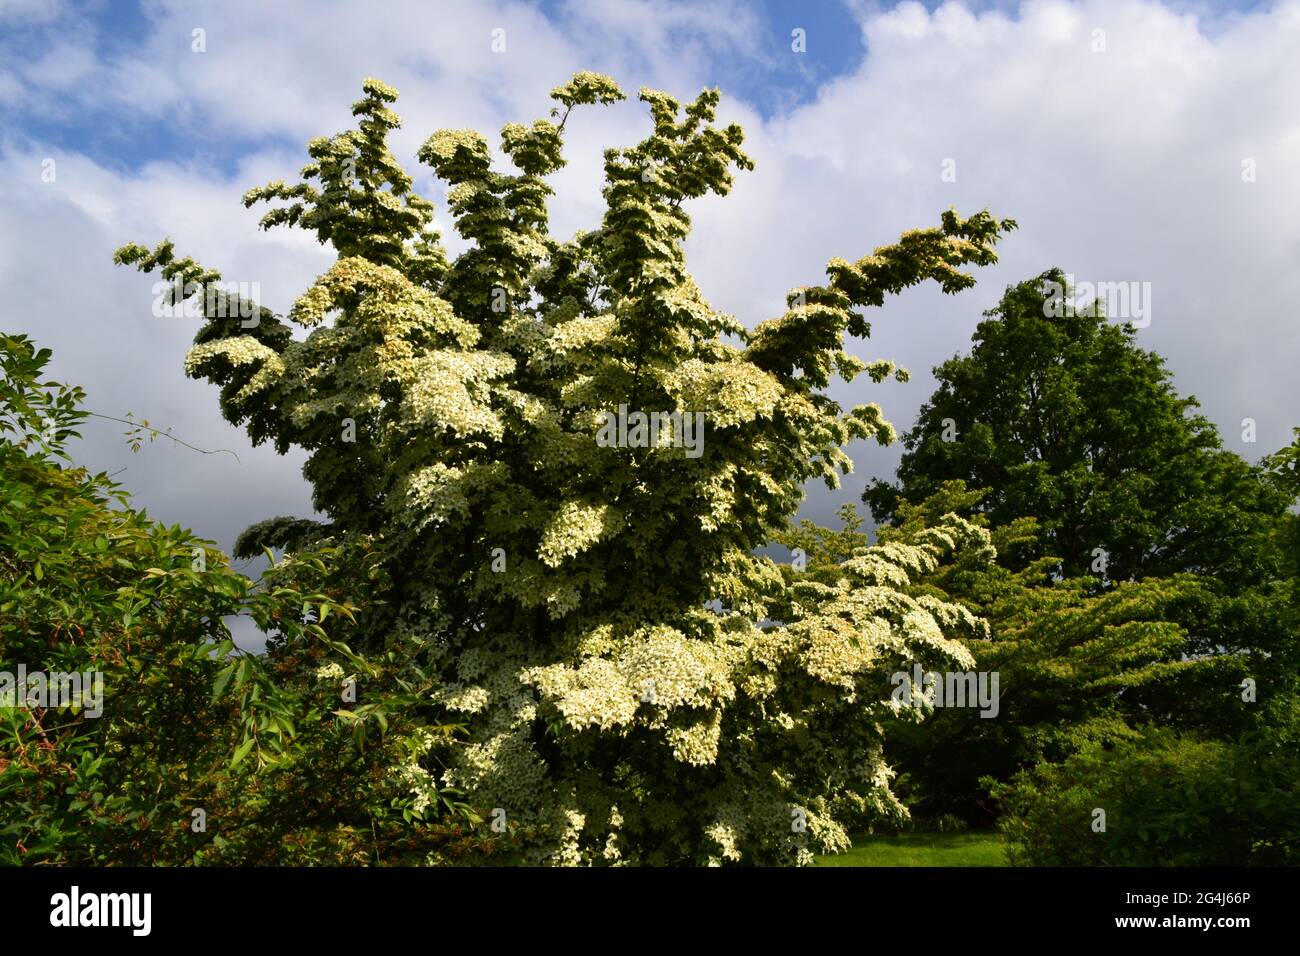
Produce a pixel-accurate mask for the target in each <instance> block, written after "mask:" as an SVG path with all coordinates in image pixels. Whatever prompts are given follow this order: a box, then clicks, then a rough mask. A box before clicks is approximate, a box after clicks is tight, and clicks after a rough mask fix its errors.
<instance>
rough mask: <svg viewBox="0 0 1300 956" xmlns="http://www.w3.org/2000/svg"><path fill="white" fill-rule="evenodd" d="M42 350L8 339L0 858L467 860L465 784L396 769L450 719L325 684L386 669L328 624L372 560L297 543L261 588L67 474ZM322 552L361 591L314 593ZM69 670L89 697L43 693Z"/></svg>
mask: <svg viewBox="0 0 1300 956" xmlns="http://www.w3.org/2000/svg"><path fill="white" fill-rule="evenodd" d="M49 357H50V353H49V352H48V351H46V350H40V351H38V350H37V349H36V348H35V347H34V346H33V345H32V343H31V342H30V340H28V339H26V338H25V337H22V336H10V335H4V336H0V674H3V675H4V678H5V681H4V682H5V688H4V689H5V691H7V692H8V693H9V694H10V695H11V696H10V698H9V699H7V700H4V701H0V863H6V864H16V863H20V864H29V865H30V864H52V863H53V864H82V865H86V864H94V865H104V864H112V865H121V864H132V865H156V864H186V863H223V862H224V863H229V862H240V863H282V864H290V863H298V864H302V863H334V864H339V863H358V862H373V861H376V859H377V858H380V857H381V856H382V858H383V859H385V860H389V861H399V860H402V859H415V860H420V859H424V858H425V856H427V855H428V854H429V853H438V854H452V853H455V852H458V851H460V850H461V849H463V847H462V844H464V843H466V840H465V839H464V838H462V837H461V836H460V835H458V833H457V832H456V826H457V818H458V817H459V820H460V823H461V824H464V825H468V824H469V823H470V822H471V820H470V819H469V818H468V817H466V815H465V808H463V807H462V805H461V804H460V801H458V800H457V799H456V798H455V794H454V793H449V792H446V791H445V790H444V791H438V790H430V789H429V788H428V787H427V785H426V784H425V783H424V781H423V778H422V777H421V778H419V779H417V781H416V783H417V784H419V787H418V788H417V789H415V790H414V791H413V790H412V783H411V780H410V777H409V774H408V775H405V776H403V775H402V773H401V772H400V768H401V767H402V766H403V765H404V764H406V763H410V762H413V761H414V760H415V759H417V758H423V759H429V757H428V752H429V751H434V752H435V753H436V752H440V751H443V750H446V749H449V747H450V741H451V734H452V732H453V730H454V727H453V726H452V725H449V724H441V723H439V722H437V721H436V720H430V719H423V718H425V717H427V716H428V714H429V711H431V710H432V708H426V711H425V713H423V714H422V713H421V712H420V711H419V710H418V709H414V708H412V707H410V706H409V704H407V703H406V702H405V701H404V699H403V697H404V692H403V691H402V689H401V688H397V687H395V688H394V690H393V692H392V693H390V694H387V695H385V696H384V697H383V698H382V699H377V700H374V701H373V702H371V704H370V706H369V707H364V708H363V707H357V708H348V707H347V706H346V705H345V704H344V703H342V702H341V700H340V693H339V688H338V686H337V685H338V681H337V680H332V679H331V678H330V676H329V675H330V673H331V670H332V671H334V672H337V673H336V676H337V677H338V678H342V677H343V676H344V673H345V668H346V669H347V670H348V671H351V672H353V673H356V674H358V675H366V676H369V677H371V679H374V678H375V677H377V676H379V675H383V674H386V673H388V671H389V670H391V663H390V662H388V661H386V660H384V659H383V658H382V657H380V656H372V658H371V659H363V658H361V657H360V656H358V655H356V654H355V653H353V652H352V651H351V649H350V648H349V647H348V645H347V644H346V643H344V642H343V641H342V640H340V636H346V635H347V633H348V632H347V628H338V627H334V628H333V630H334V631H335V634H334V635H333V636H331V635H327V634H326V633H325V631H324V629H323V627H322V624H324V623H325V622H326V621H327V620H328V621H329V622H331V623H333V622H339V621H343V622H348V621H349V620H350V619H351V618H352V617H353V616H354V612H355V611H356V610H357V607H356V606H355V605H354V603H353V602H354V601H358V599H359V598H360V599H364V597H365V594H366V591H365V587H364V583H365V581H366V579H367V564H368V562H367V561H366V560H365V556H364V555H359V556H353V555H347V554H343V553H341V552H339V551H338V550H337V549H324V550H321V551H319V552H316V553H310V554H306V553H304V554H301V555H299V556H297V557H293V558H289V559H286V560H285V561H282V562H278V563H276V564H274V565H273V566H272V567H271V568H270V569H269V570H268V571H267V573H266V574H265V575H264V576H263V579H262V581H261V582H259V583H257V584H255V583H254V582H252V581H250V580H249V579H248V578H246V577H244V576H243V575H241V574H238V573H237V572H235V571H234V570H233V569H231V568H230V567H229V565H228V563H227V561H226V559H225V557H224V556H223V555H222V554H221V552H220V551H219V550H217V549H216V548H215V547H214V546H213V545H212V544H211V543H210V542H206V541H202V540H200V539H198V538H195V537H194V536H193V535H192V534H191V533H189V532H188V531H185V530H183V529H181V528H179V527H176V526H172V527H166V526H163V525H161V524H159V523H157V522H154V521H152V520H151V519H150V518H149V517H148V516H147V515H146V514H144V513H143V512H140V511H137V510H135V509H133V508H132V507H131V504H130V500H129V498H128V497H127V495H126V494H125V493H124V492H123V491H122V490H121V489H120V488H119V487H118V486H117V485H116V484H114V483H113V482H112V481H111V480H110V479H109V478H108V477H107V476H105V475H102V474H95V475H92V474H90V473H88V472H87V471H86V470H85V469H82V468H78V467H76V466H74V465H73V464H72V462H71V460H70V459H69V457H68V454H67V451H66V442H67V441H68V440H69V439H71V438H73V437H76V436H77V434H78V433H77V427H78V426H79V424H80V423H81V422H82V420H83V419H84V418H85V414H86V413H85V412H84V411H83V410H82V409H81V407H80V406H81V402H82V399H83V395H82V392H81V390H80V389H78V388H74V387H70V386H65V385H61V384H59V383H57V382H51V381H48V380H45V379H43V378H42V370H43V368H44V366H45V365H46V363H47V362H48V360H49ZM326 561H328V562H329V564H330V567H331V568H332V569H343V570H345V571H346V572H347V574H348V575H349V576H350V577H351V578H352V579H353V580H354V581H355V582H356V585H355V586H354V587H353V588H352V594H351V595H349V596H348V597H344V596H342V595H340V594H337V593H325V592H324V591H323V590H322V587H327V586H328V585H327V584H326V582H325V574H324V570H325V562H326ZM236 616H244V617H248V618H251V619H252V620H253V621H254V622H255V623H256V624H257V625H258V626H259V627H260V628H261V629H262V630H263V631H265V632H267V633H268V634H270V635H271V640H272V649H271V651H270V653H269V654H267V655H266V656H265V657H256V656H254V655H251V654H247V653H244V652H243V651H241V650H240V649H239V648H237V647H236V646H235V645H234V642H233V641H232V639H231V634H230V630H229V627H228V623H227V622H228V620H229V619H230V618H232V617H236ZM24 672H25V674H26V675H27V678H28V682H27V684H26V686H23V684H22V678H21V676H20V675H23V674H24ZM74 673H75V674H81V675H87V678H88V679H87V680H85V681H84V682H82V683H81V684H80V685H79V689H80V690H81V691H83V693H81V694H76V695H72V694H66V695H51V693H50V691H49V689H48V688H49V685H50V684H51V683H52V682H53V681H54V678H55V675H56V674H74ZM35 675H40V676H39V678H37V677H36V676H35ZM96 687H97V690H96V689H95V688H96ZM405 696H410V694H409V693H405ZM336 711H337V712H338V713H337V714H336ZM390 714H391V715H393V719H392V720H391V722H390V719H389V715H390ZM381 730H382V731H385V732H384V733H381ZM394 767H397V768H399V772H397V773H394V770H393V768H394Z"/></svg>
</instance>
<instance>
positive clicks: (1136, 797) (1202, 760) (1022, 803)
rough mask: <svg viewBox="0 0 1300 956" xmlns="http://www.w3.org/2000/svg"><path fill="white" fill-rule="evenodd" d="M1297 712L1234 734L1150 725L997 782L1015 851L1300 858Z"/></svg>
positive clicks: (1194, 859)
mask: <svg viewBox="0 0 1300 956" xmlns="http://www.w3.org/2000/svg"><path fill="white" fill-rule="evenodd" d="M1288 706H1293V702H1291V703H1290V704H1288ZM1288 717H1289V720H1288V724H1289V727H1287V728H1283V727H1281V726H1274V727H1273V728H1271V729H1270V730H1268V731H1260V732H1256V733H1253V734H1250V735H1247V736H1245V737H1243V738H1242V739H1240V740H1238V741H1237V742H1236V743H1235V744H1225V743H1222V742H1218V741H1206V740H1198V739H1195V738H1191V737H1186V736H1177V735H1175V734H1173V733H1171V732H1168V731H1147V732H1145V733H1144V734H1143V735H1142V736H1140V737H1139V738H1138V739H1136V740H1133V741H1124V742H1120V743H1118V744H1116V745H1115V746H1114V747H1113V749H1106V748H1104V747H1102V746H1100V745H1093V746H1089V747H1086V748H1085V749H1083V750H1081V751H1080V752H1078V753H1076V754H1075V755H1073V756H1071V757H1070V758H1069V759H1067V760H1065V761H1064V762H1062V763H1055V764H1051V763H1048V764H1040V765H1038V766H1037V767H1035V768H1033V769H1032V770H1029V771H1025V772H1022V773H1020V774H1018V775H1017V776H1016V778H1015V779H1013V780H1012V781H1011V782H1010V783H1008V784H1003V785H998V784H992V785H991V789H992V792H993V794H994V796H996V797H997V798H999V799H1000V800H1001V801H1002V805H1003V809H1004V811H1005V816H1004V817H1003V819H1002V822H1001V829H1002V831H1003V833H1004V835H1005V836H1006V837H1007V839H1008V843H1009V848H1008V857H1009V859H1010V860H1011V862H1012V863H1013V864H1015V865H1032V866H1254V865H1282V864H1295V863H1296V862H1300V760H1298V759H1297V755H1296V748H1295V733H1294V726H1295V715H1294V712H1292V713H1291V714H1289V715H1288ZM1098 810H1101V811H1104V812H1105V817H1104V830H1101V829H1100V824H1101V820H1100V819H1099V815H1098V813H1097V811H1098Z"/></svg>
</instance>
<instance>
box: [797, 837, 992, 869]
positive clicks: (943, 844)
mask: <svg viewBox="0 0 1300 956" xmlns="http://www.w3.org/2000/svg"><path fill="white" fill-rule="evenodd" d="M817 865H818V866H1006V865H1007V857H1006V854H1005V853H1004V852H1003V850H1002V841H1001V840H1000V839H999V838H998V835H997V833H995V832H993V831H991V830H965V831H961V832H958V833H889V834H878V835H875V836H858V837H855V838H854V840H853V849H852V850H850V851H849V852H848V853H838V854H834V855H831V856H819V857H818V858H817Z"/></svg>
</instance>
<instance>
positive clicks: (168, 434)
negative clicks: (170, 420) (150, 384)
mask: <svg viewBox="0 0 1300 956" xmlns="http://www.w3.org/2000/svg"><path fill="white" fill-rule="evenodd" d="M86 414H87V415H89V416H90V417H91V418H103V419H105V420H107V421H110V422H119V423H121V424H123V425H130V426H131V427H132V428H140V429H143V430H144V431H147V432H153V433H154V435H161V436H162V437H163V438H170V439H171V440H172V441H174V442H176V443H177V444H178V445H184V446H185V447H186V448H188V449H190V450H191V451H197V452H200V453H202V454H204V455H216V454H220V453H221V452H223V451H224V452H225V453H226V454H227V455H230V456H231V457H232V458H234V459H235V461H239V456H238V455H236V454H235V453H234V452H233V451H231V450H230V449H229V448H213V449H211V450H209V449H207V448H199V447H198V446H197V445H191V444H190V443H189V442H187V441H185V440H184V439H181V438H177V437H176V436H175V435H173V434H172V433H171V432H165V431H163V430H162V429H159V428H154V427H153V426H152V425H145V424H142V423H141V422H133V421H131V420H130V419H127V418H114V417H113V416H112V415H101V414H100V413H99V412H86ZM239 463H240V464H241V465H242V464H243V462H239Z"/></svg>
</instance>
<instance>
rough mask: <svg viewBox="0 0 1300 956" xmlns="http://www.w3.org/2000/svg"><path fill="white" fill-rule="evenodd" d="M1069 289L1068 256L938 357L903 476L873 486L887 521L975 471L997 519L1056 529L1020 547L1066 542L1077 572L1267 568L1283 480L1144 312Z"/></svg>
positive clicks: (1031, 553)
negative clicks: (967, 342)
mask: <svg viewBox="0 0 1300 956" xmlns="http://www.w3.org/2000/svg"><path fill="white" fill-rule="evenodd" d="M1061 290H1065V295H1067V296H1069V295H1071V292H1070V291H1069V290H1068V289H1066V278H1065V276H1064V275H1063V274H1062V273H1061V271H1060V270H1057V269H1052V270H1049V271H1048V272H1045V273H1043V274H1042V275H1041V276H1039V277H1038V278H1036V279H1032V280H1029V281H1027V282H1021V283H1020V284H1018V285H1015V286H1011V287H1010V288H1008V289H1007V292H1006V294H1005V295H1004V296H1003V298H1002V301H1001V302H1000V303H999V305H998V306H997V307H996V308H995V309H992V310H990V311H989V312H988V313H986V315H987V316H988V318H987V319H986V320H985V321H983V322H981V323H980V325H979V326H978V327H977V328H976V330H975V334H974V337H973V339H974V343H975V345H974V348H973V349H972V350H971V352H970V354H969V355H965V356H955V357H953V358H952V359H950V360H948V361H947V362H944V363H943V364H942V365H940V366H939V367H938V368H937V369H935V375H936V377H937V378H938V380H939V386H938V388H937V389H936V390H935V392H934V394H933V395H932V396H931V397H930V399H929V401H928V402H926V404H925V405H924V406H923V408H922V410H921V413H920V417H919V419H918V421H917V424H916V426H915V427H914V428H913V429H912V430H911V431H910V432H908V433H907V434H906V436H905V437H904V445H905V446H906V449H907V450H906V452H905V454H904V456H903V459H902V463H901V465H900V466H899V469H898V483H897V484H891V483H888V482H884V481H876V482H874V483H872V484H871V485H870V486H869V487H868V488H867V490H866V491H865V492H864V494H863V500H864V501H866V502H867V504H869V505H870V506H871V510H872V512H873V514H874V515H875V516H876V518H877V519H878V520H881V521H889V520H890V519H891V518H892V517H893V516H894V515H895V514H896V513H897V510H898V507H899V503H900V501H904V500H905V501H910V502H913V503H916V502H920V501H923V500H924V499H925V498H927V497H928V496H929V495H931V494H933V493H934V492H935V491H936V490H937V489H938V488H939V487H940V485H942V484H943V483H944V482H945V481H951V480H954V479H961V480H963V481H965V482H966V484H967V486H968V487H970V488H980V489H986V490H987V495H986V497H985V498H984V499H983V500H982V502H981V504H980V506H979V507H980V509H981V510H982V511H983V512H985V513H986V514H987V515H988V517H989V519H990V521H991V522H992V524H993V525H994V526H995V527H997V526H1003V525H1007V524H1009V523H1010V522H1012V521H1014V520H1015V519H1017V518H1021V517H1035V518H1037V519H1038V522H1039V525H1040V527H1041V529H1042V532H1043V533H1042V535H1041V536H1040V537H1039V538H1038V540H1037V541H1036V542H1034V543H1031V544H1030V546H1029V548H1028V549H1027V550H1026V551H1025V552H1024V553H1023V554H1021V555H1020V558H1021V559H1022V560H1025V561H1028V560H1033V559H1035V558H1038V557H1041V556H1043V555H1048V554H1050V555H1053V556H1055V557H1057V558H1059V559H1060V562H1061V570H1062V573H1063V574H1064V576H1066V577H1074V576H1078V575H1087V574H1094V575H1097V576H1098V577H1099V579H1101V580H1102V581H1119V580H1125V579H1128V578H1142V577H1148V576H1153V575H1154V576H1159V575H1168V574H1174V573H1178V572H1183V571H1187V572H1200V573H1205V574H1208V575H1211V576H1213V577H1215V578H1216V579H1218V580H1220V581H1231V582H1233V583H1234V585H1243V584H1247V583H1251V582H1258V581H1260V580H1263V579H1265V578H1267V577H1269V576H1270V575H1271V574H1272V573H1273V572H1274V571H1275V568H1274V567H1272V566H1270V561H1271V558H1270V556H1269V554H1268V553H1266V552H1263V551H1261V549H1260V548H1259V547H1258V544H1259V542H1260V541H1262V540H1263V539H1264V536H1265V535H1266V534H1267V529H1268V528H1269V527H1270V526H1271V525H1272V524H1273V522H1274V521H1275V520H1276V519H1277V517H1278V516H1279V515H1280V514H1281V513H1282V512H1283V511H1284V510H1285V507H1286V498H1285V495H1283V494H1281V493H1279V492H1278V490H1277V489H1276V488H1275V487H1273V486H1272V485H1271V483H1270V482H1269V481H1267V480H1266V478H1265V476H1264V475H1263V473H1262V472H1261V470H1260V469H1257V468H1254V467H1252V466H1251V465H1250V464H1248V463H1247V462H1245V461H1244V460H1243V459H1241V458H1240V457H1239V456H1237V455H1235V454H1233V453H1232V452H1229V451H1227V450H1225V449H1224V448H1223V447H1222V443H1221V441H1220V439H1219V436H1218V434H1217V432H1216V431H1215V429H1214V427H1213V425H1212V424H1211V423H1210V422H1209V421H1208V420H1206V418H1205V417H1204V416H1202V415H1200V414H1199V413H1197V411H1196V409H1197V407H1198V405H1197V402H1196V400H1195V398H1193V397H1186V398H1184V397H1181V396H1179V395H1178V394H1177V392H1176V391H1175V390H1174V387H1173V383H1172V381H1171V378H1170V374H1169V371H1168V369H1167V368H1166V367H1165V364H1164V361H1163V359H1161V357H1160V356H1158V355H1157V354H1155V353H1153V352H1150V351H1147V350H1145V349H1143V348H1141V347H1140V346H1139V345H1138V344H1137V342H1136V339H1135V332H1134V331H1133V329H1132V327H1131V326H1129V325H1127V324H1119V323H1115V322H1111V321H1109V320H1107V318H1106V317H1105V316H1104V315H1103V314H1102V311H1103V310H1102V309H1101V308H1096V309H1090V310H1089V309H1063V308H1061V307H1060V297H1061V294H1062V292H1061ZM1085 313H1086V314H1085Z"/></svg>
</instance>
